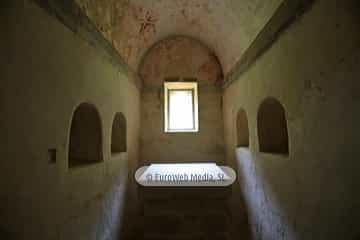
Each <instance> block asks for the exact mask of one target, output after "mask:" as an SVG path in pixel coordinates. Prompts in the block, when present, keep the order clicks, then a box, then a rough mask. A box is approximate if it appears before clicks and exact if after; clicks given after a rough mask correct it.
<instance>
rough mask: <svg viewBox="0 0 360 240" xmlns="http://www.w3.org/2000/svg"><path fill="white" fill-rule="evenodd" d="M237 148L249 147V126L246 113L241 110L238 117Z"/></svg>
mask: <svg viewBox="0 0 360 240" xmlns="http://www.w3.org/2000/svg"><path fill="white" fill-rule="evenodd" d="M236 133H237V145H236V146H237V147H249V126H248V119H247V116H246V112H245V110H244V109H240V110H239V112H238V114H237V117H236Z"/></svg>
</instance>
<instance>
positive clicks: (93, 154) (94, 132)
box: [69, 103, 102, 168]
mask: <svg viewBox="0 0 360 240" xmlns="http://www.w3.org/2000/svg"><path fill="white" fill-rule="evenodd" d="M101 135H102V133H101V120H100V116H99V113H98V111H97V110H96V108H95V106H94V105H92V104H90V103H82V104H80V105H79V106H78V107H77V108H76V110H75V112H74V114H73V118H72V121H71V128H70V141H69V167H70V168H71V167H75V166H80V165H86V164H91V163H96V162H101V161H102V136H101Z"/></svg>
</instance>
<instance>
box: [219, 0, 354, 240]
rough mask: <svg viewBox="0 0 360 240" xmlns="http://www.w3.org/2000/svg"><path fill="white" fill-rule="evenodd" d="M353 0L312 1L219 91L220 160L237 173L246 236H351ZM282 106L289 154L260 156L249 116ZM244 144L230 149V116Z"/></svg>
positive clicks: (232, 140)
mask: <svg viewBox="0 0 360 240" xmlns="http://www.w3.org/2000/svg"><path fill="white" fill-rule="evenodd" d="M358 12H359V3H358V1H351V0H346V1H337V0H318V1H315V2H314V5H313V6H312V8H311V9H309V10H308V12H306V13H305V14H304V15H303V16H302V17H301V18H300V19H298V20H297V21H296V22H295V23H294V24H292V25H291V27H290V28H289V29H287V30H286V31H285V32H284V33H283V34H282V35H281V36H280V37H279V39H278V40H277V41H276V42H275V43H274V44H273V46H272V47H271V48H270V49H269V50H268V51H267V52H265V53H264V54H263V55H262V56H261V57H260V58H259V59H258V60H257V61H256V62H255V63H254V64H253V65H252V67H251V68H250V69H249V70H248V71H247V72H245V73H244V74H242V75H241V76H240V77H239V79H238V80H237V81H236V82H234V83H233V84H232V85H230V86H229V87H228V88H226V89H225V91H224V96H223V101H224V125H225V141H226V155H227V161H228V162H229V163H231V164H232V165H233V166H234V167H236V168H237V171H238V175H239V179H238V180H239V184H240V186H241V189H242V192H243V195H244V199H245V202H246V205H247V209H248V214H249V221H250V224H251V226H252V233H253V236H254V239H266V240H270V239H274V240H279V239H287V240H292V239H299V240H303V239H334V240H335V239H354V240H355V239H358V238H359V237H360V232H359V228H358V226H357V223H356V219H359V217H360V212H359V209H360V208H359V203H360V194H359V191H358V185H359V177H358V175H359V169H360V164H359V161H358V156H359V154H360V152H359V147H358V139H359V137H360V130H359V127H357V124H358V123H359V122H360V114H359V111H358V108H359V104H360V94H359V91H360V84H359V75H360V70H359V64H360V44H359V43H360V41H359V40H360V34H359V27H360V26H359V15H358ZM269 96H271V97H275V98H277V99H278V100H279V101H280V102H281V103H282V104H283V106H284V107H285V110H286V118H287V125H288V132H289V141H290V142H289V144H290V145H289V147H290V154H289V156H288V157H286V156H281V155H276V154H266V153H260V152H259V143H258V137H257V111H258V109H259V106H260V104H261V102H262V101H263V100H264V99H265V98H266V97H269ZM240 108H242V109H244V110H245V111H246V113H247V117H248V121H249V132H250V147H249V148H238V149H236V138H237V137H236V115H237V112H238V110H239V109H240Z"/></svg>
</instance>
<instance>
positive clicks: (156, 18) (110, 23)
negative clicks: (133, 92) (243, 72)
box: [75, 0, 282, 74]
mask: <svg viewBox="0 0 360 240" xmlns="http://www.w3.org/2000/svg"><path fill="white" fill-rule="evenodd" d="M75 1H76V2H77V4H78V5H79V6H80V7H81V8H82V9H83V11H84V12H85V13H86V14H87V15H88V17H89V18H90V19H91V20H92V21H93V22H94V24H95V25H96V26H97V28H98V29H99V30H100V31H101V32H102V33H103V35H104V36H105V38H107V39H108V40H109V41H110V42H111V43H112V44H113V46H114V47H115V49H116V50H117V51H118V52H119V54H120V55H121V56H122V57H123V59H124V60H125V61H126V62H127V64H128V65H129V66H130V68H131V69H132V70H134V71H137V70H138V66H139V64H140V62H141V59H142V58H143V56H144V55H145V54H146V52H147V51H148V49H149V48H150V47H151V46H153V45H154V44H155V43H156V42H158V41H160V40H162V39H164V38H166V37H169V36H174V35H183V36H188V37H191V38H194V39H197V40H199V41H201V42H202V43H203V44H205V45H207V46H208V47H209V48H210V49H211V50H212V51H213V52H214V54H215V55H216V56H217V57H218V59H219V61H220V63H221V65H222V68H223V71H224V73H225V74H226V73H228V72H229V71H230V70H231V68H232V67H233V66H234V65H235V63H236V62H237V61H238V60H239V59H240V57H241V56H242V54H243V53H244V52H245V50H246V49H247V48H248V47H249V45H250V44H251V42H252V41H253V40H254V38H255V37H256V35H257V34H258V33H259V32H260V30H261V29H262V28H263V27H264V25H265V24H266V23H267V21H268V20H269V19H270V18H271V16H272V15H273V14H274V12H275V10H276V9H277V8H278V7H279V5H280V4H281V2H282V0H102V1H99V0H75Z"/></svg>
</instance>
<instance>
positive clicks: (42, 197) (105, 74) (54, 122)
mask: <svg viewBox="0 0 360 240" xmlns="http://www.w3.org/2000/svg"><path fill="white" fill-rule="evenodd" d="M2 9H6V11H3V12H2V13H3V14H2V15H1V19H2V21H1V25H2V29H3V32H4V33H6V34H4V37H2V38H1V43H2V44H1V49H2V53H3V54H2V58H1V59H2V60H1V61H2V63H1V66H0V68H1V71H0V72H1V84H2V86H1V89H0V96H1V101H0V107H1V120H0V129H1V136H2V138H1V139H2V141H1V155H2V156H1V158H2V160H1V161H0V169H1V170H0V171H1V179H2V181H0V188H1V193H0V215H1V220H0V226H1V227H0V229H1V230H0V232H1V237H0V238H2V239H44V240H50V239H77V240H79V239H86V240H89V239H94V240H95V239H96V240H99V239H118V234H119V231H120V226H121V225H122V224H121V223H122V215H123V210H124V197H125V191H126V186H127V182H128V180H127V179H128V172H129V166H131V165H133V164H134V163H136V162H137V153H138V149H137V148H138V142H137V141H138V131H139V116H140V110H139V109H140V101H139V100H140V94H139V90H138V88H137V87H136V85H135V84H134V81H133V79H131V78H132V76H131V75H130V74H128V73H127V72H126V71H124V69H123V68H122V67H119V66H118V65H117V64H116V63H114V62H112V61H111V60H110V59H109V56H108V54H107V53H106V52H104V51H103V50H102V49H101V48H98V47H94V45H93V44H92V43H91V42H88V41H86V39H84V37H83V36H81V31H80V30H81V29H78V30H79V32H78V33H77V32H74V31H73V30H72V29H69V28H68V27H67V26H65V25H64V24H63V23H62V22H60V21H59V19H58V18H57V17H58V16H54V15H49V13H48V12H47V11H46V10H44V9H42V8H40V7H39V6H38V5H37V4H35V3H34V2H33V1H28V0H26V1H22V0H15V1H11V2H10V1H9V2H8V3H7V4H4V8H2ZM82 33H83V34H84V32H82ZM83 102H89V103H91V104H93V105H94V106H95V107H96V109H97V111H98V113H99V116H100V120H101V130H102V153H103V155H102V158H103V159H102V161H101V162H98V163H94V164H90V165H85V166H81V167H73V168H69V166H68V150H69V135H70V125H71V120H72V116H73V113H74V111H75V109H76V107H77V106H78V105H79V104H80V103H83ZM117 112H122V113H123V114H124V116H125V117H126V120H127V128H128V129H127V130H128V131H127V143H128V144H127V145H128V152H127V153H124V154H117V155H111V150H110V146H111V142H110V141H111V128H112V122H113V120H114V116H115V114H116V113H117ZM49 150H50V151H49ZM54 151H56V159H54Z"/></svg>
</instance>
